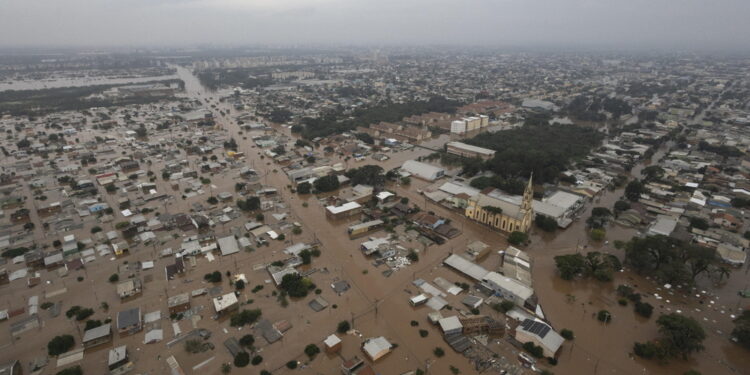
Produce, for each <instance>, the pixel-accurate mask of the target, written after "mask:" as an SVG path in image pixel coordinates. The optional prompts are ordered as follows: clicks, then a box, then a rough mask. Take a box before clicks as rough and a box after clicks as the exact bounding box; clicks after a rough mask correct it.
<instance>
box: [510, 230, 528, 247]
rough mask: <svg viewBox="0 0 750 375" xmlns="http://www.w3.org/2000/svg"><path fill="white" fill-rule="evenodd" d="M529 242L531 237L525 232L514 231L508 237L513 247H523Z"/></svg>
mask: <svg viewBox="0 0 750 375" xmlns="http://www.w3.org/2000/svg"><path fill="white" fill-rule="evenodd" d="M528 240H529V236H528V235H527V234H526V233H524V232H519V231H514V232H511V233H510V235H508V243H510V244H511V245H515V246H518V245H521V244H523V243H525V242H526V241H528Z"/></svg>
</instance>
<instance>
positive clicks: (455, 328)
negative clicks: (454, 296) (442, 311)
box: [438, 315, 463, 335]
mask: <svg viewBox="0 0 750 375" xmlns="http://www.w3.org/2000/svg"><path fill="white" fill-rule="evenodd" d="M438 325H440V329H441V330H442V331H443V334H445V335H451V334H455V333H461V332H462V331H463V325H461V321H460V320H459V319H458V316H455V315H454V316H449V317H447V318H443V319H440V320H439V321H438Z"/></svg>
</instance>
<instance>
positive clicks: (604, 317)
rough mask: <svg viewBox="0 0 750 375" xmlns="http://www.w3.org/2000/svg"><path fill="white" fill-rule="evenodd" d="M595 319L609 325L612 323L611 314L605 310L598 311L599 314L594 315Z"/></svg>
mask: <svg viewBox="0 0 750 375" xmlns="http://www.w3.org/2000/svg"><path fill="white" fill-rule="evenodd" d="M596 319H597V320H599V321H600V322H604V323H609V322H611V321H612V314H611V313H610V312H609V311H607V310H599V312H598V313H596Z"/></svg>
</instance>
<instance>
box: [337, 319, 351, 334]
mask: <svg viewBox="0 0 750 375" xmlns="http://www.w3.org/2000/svg"><path fill="white" fill-rule="evenodd" d="M350 329H351V326H350V325H349V321H348V320H342V321H340V322H339V324H338V326H336V332H338V333H341V334H344V333H347V332H348V331H349V330H350Z"/></svg>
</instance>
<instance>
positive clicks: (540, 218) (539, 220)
mask: <svg viewBox="0 0 750 375" xmlns="http://www.w3.org/2000/svg"><path fill="white" fill-rule="evenodd" d="M534 224H536V226H537V228H539V229H541V230H543V231H545V232H554V231H555V230H557V221H555V219H553V218H551V217H549V216H547V215H542V214H536V217H534Z"/></svg>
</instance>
